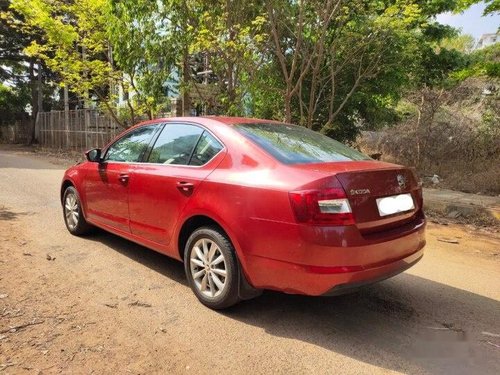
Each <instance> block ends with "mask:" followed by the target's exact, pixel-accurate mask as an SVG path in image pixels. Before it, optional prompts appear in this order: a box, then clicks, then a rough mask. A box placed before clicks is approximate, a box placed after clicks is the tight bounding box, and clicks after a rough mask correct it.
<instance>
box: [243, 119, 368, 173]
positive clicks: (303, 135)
mask: <svg viewBox="0 0 500 375" xmlns="http://www.w3.org/2000/svg"><path fill="white" fill-rule="evenodd" d="M235 129H236V130H238V131H239V132H240V133H241V134H243V135H244V136H245V137H247V138H248V139H250V140H252V141H253V142H255V143H256V144H257V145H259V146H260V147H262V148H263V149H264V150H266V151H267V152H268V153H270V154H271V155H272V156H274V157H275V158H276V159H278V160H279V161H281V162H283V163H285V164H296V163H321V162H332V161H350V160H371V159H370V158H369V157H368V156H366V155H363V154H362V153H361V152H359V151H356V150H354V149H352V148H350V147H347V146H345V145H343V144H342V143H340V142H337V141H335V140H333V139H331V138H329V137H327V136H325V135H323V134H320V133H317V132H315V131H312V130H310V129H307V128H305V127H303V126H297V125H288V124H276V123H249V124H237V125H235Z"/></svg>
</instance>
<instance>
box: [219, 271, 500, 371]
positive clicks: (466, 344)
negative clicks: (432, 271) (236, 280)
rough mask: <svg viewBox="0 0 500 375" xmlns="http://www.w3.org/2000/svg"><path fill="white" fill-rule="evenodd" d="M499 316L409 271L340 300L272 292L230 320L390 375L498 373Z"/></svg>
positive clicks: (490, 304)
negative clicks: (392, 374) (397, 374)
mask: <svg viewBox="0 0 500 375" xmlns="http://www.w3.org/2000/svg"><path fill="white" fill-rule="evenodd" d="M499 312H500V302H499V301H496V300H494V299H490V298H487V297H483V296H480V295H478V294H474V293H471V292H468V291H465V290H462V289H457V288H453V287H450V286H448V285H445V284H441V283H438V282H434V281H431V280H428V279H425V278H422V277H419V276H415V275H411V274H408V273H404V274H401V275H399V276H396V277H394V278H393V279H391V280H386V281H384V282H381V283H378V284H375V285H373V286H371V287H367V288H365V289H361V290H360V291H358V292H357V293H354V294H348V295H343V296H337V297H307V296H294V295H286V294H282V293H276V292H267V293H265V294H264V295H263V296H262V297H261V298H257V299H255V300H252V301H246V302H244V303H242V304H240V305H237V306H235V307H234V308H233V309H232V310H230V311H228V312H225V313H224V314H226V315H227V316H229V317H231V318H233V319H236V320H239V321H241V322H244V323H245V324H251V325H254V326H257V327H260V328H262V329H264V330H265V331H266V332H267V333H268V334H270V335H273V336H278V337H284V338H291V339H294V340H300V341H304V342H307V343H310V344H313V345H315V346H319V347H322V348H325V349H327V350H330V351H332V352H336V353H339V354H342V355H345V356H348V357H351V358H354V359H356V360H360V361H363V362H365V363H369V364H372V365H375V366H378V367H381V368H387V369H390V370H395V371H401V372H404V373H415V372H421V371H424V372H428V373H453V374H471V373H482V374H484V373H492V374H493V373H495V374H498V373H500V372H499V370H500V361H499V358H500V356H499V352H498V349H497V348H495V347H494V346H492V345H488V343H487V339H488V337H487V336H484V334H483V332H494V333H496V334H498V333H500V325H499V320H498V318H499V315H498V314H499ZM471 320H472V321H473V323H471ZM496 341H498V342H497V344H500V340H498V339H497V340H496ZM479 369H480V370H479Z"/></svg>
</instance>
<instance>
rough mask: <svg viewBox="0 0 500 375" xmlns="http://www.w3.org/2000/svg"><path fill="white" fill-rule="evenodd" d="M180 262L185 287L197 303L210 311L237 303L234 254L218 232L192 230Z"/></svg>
mask: <svg viewBox="0 0 500 375" xmlns="http://www.w3.org/2000/svg"><path fill="white" fill-rule="evenodd" d="M184 259H185V262H184V268H185V271H186V276H187V279H188V281H189V285H190V286H191V289H192V290H193V292H194V294H195V295H196V297H198V299H199V300H200V302H201V303H203V304H204V305H205V306H207V307H210V308H212V309H224V308H227V307H229V306H232V305H234V304H236V303H238V302H239V301H240V298H239V297H238V280H239V272H240V271H239V268H238V262H237V259H236V254H235V251H234V247H233V245H232V244H231V242H230V241H229V239H228V238H227V237H226V235H225V234H224V233H223V232H222V231H221V230H220V229H218V228H210V227H205V228H200V229H197V230H195V231H194V232H193V233H192V234H191V236H190V237H189V238H188V241H187V243H186V248H185V251H184Z"/></svg>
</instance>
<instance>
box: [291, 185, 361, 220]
mask: <svg viewBox="0 0 500 375" xmlns="http://www.w3.org/2000/svg"><path fill="white" fill-rule="evenodd" d="M288 194H289V196H290V203H291V205H292V209H293V212H294V214H295V218H296V220H297V222H299V223H308V224H323V225H354V216H353V214H352V210H351V205H350V204H349V200H348V199H347V196H346V194H345V192H344V190H343V189H342V188H330V189H323V190H300V191H292V192H290V193H288Z"/></svg>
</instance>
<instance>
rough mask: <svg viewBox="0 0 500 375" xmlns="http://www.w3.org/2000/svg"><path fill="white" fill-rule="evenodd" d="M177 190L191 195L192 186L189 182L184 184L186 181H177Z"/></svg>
mask: <svg viewBox="0 0 500 375" xmlns="http://www.w3.org/2000/svg"><path fill="white" fill-rule="evenodd" d="M177 189H179V190H180V191H182V192H183V193H191V192H192V191H193V189H194V184H192V183H191V182H186V181H178V182H177Z"/></svg>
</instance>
